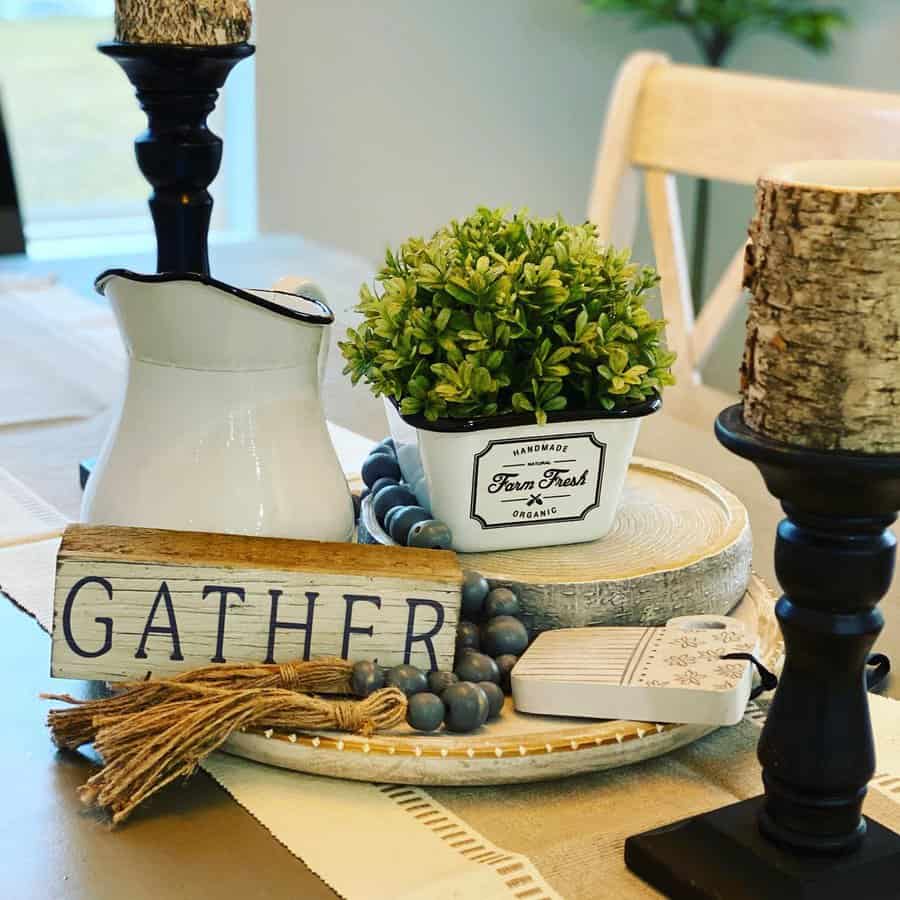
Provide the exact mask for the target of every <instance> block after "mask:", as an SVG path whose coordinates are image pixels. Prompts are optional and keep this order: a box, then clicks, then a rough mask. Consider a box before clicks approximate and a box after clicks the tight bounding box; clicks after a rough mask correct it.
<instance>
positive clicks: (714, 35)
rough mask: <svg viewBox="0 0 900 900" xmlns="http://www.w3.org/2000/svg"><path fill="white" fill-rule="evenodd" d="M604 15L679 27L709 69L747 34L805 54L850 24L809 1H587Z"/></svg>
mask: <svg viewBox="0 0 900 900" xmlns="http://www.w3.org/2000/svg"><path fill="white" fill-rule="evenodd" d="M586 2H587V4H588V5H589V6H591V7H593V8H594V9H597V10H601V11H603V12H633V13H637V15H638V24H639V25H641V26H643V27H646V28H653V27H657V26H660V25H680V26H682V27H684V28H686V29H687V30H688V32H689V33H690V35H691V37H692V38H693V39H694V41H695V42H696V43H697V45H698V46H699V47H700V50H701V52H702V53H703V55H704V58H705V60H706V62H707V63H708V64H709V65H720V64H721V62H722V59H723V58H724V56H725V55H726V54H727V53H728V51H729V50H730V49H731V48H732V46H733V45H734V43H735V41H736V40H737V38H738V37H739V36H740V35H742V34H744V33H746V32H748V31H776V32H779V33H780V34H783V35H785V37H788V38H790V39H791V40H794V41H797V42H798V43H799V44H801V45H803V46H804V47H808V48H809V49H810V50H816V51H825V50H829V49H831V44H832V32H833V31H834V30H835V29H836V28H840V27H843V26H845V25H847V24H848V23H849V16H848V15H847V13H846V11H845V10H844V9H842V8H840V7H838V6H822V5H821V4H816V3H810V2H808V0H586Z"/></svg>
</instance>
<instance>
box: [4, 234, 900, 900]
mask: <svg viewBox="0 0 900 900" xmlns="http://www.w3.org/2000/svg"><path fill="white" fill-rule="evenodd" d="M112 262H113V261H112V260H109V259H105V258H102V257H83V258H78V259H53V260H45V261H40V262H37V261H34V260H29V259H27V258H25V257H7V258H5V259H0V290H2V285H3V279H4V278H7V279H9V278H17V277H20V276H21V277H23V278H25V277H27V278H32V277H39V276H43V275H52V276H54V277H56V278H57V279H59V281H60V282H62V283H63V284H65V285H66V286H68V287H69V288H71V289H73V290H75V291H77V292H79V293H81V294H84V295H89V294H90V292H91V286H92V281H93V277H94V276H95V275H96V274H98V273H99V272H100V271H101V270H102V269H104V268H106V267H107V266H109V265H111V264H112ZM114 262H115V264H116V265H117V266H125V267H129V268H134V269H136V270H138V271H152V270H153V261H152V259H151V257H150V256H149V254H141V253H138V254H134V255H132V256H130V257H126V258H124V259H123V258H121V257H117V258H116V260H115V261H114ZM213 266H214V271H215V273H216V275H217V277H219V278H220V279H222V280H224V281H228V282H230V283H234V284H237V285H239V286H243V287H265V286H268V285H271V284H272V283H273V282H274V280H275V279H276V278H278V277H280V276H282V275H287V274H292V275H308V276H310V277H313V278H314V279H315V280H317V281H319V282H320V284H321V285H322V287H323V289H324V290H325V293H326V295H327V296H328V298H329V301H330V302H331V304H332V306H333V308H334V309H335V312H336V320H337V323H338V327H337V328H335V329H334V331H335V332H340V331H341V330H342V329H341V327H340V326H341V325H342V324H346V323H347V322H348V321H349V319H350V317H351V315H352V313H351V308H352V306H353V304H354V302H355V298H356V294H357V291H358V287H359V284H360V283H361V282H362V281H366V280H371V278H372V270H371V267H370V266H369V265H368V264H367V263H366V262H364V261H361V260H358V259H356V258H354V257H351V256H348V255H346V254H344V253H341V252H340V251H337V250H335V249H332V248H328V247H322V246H320V245H317V244H314V243H311V242H308V241H305V240H303V239H302V238H299V237H296V236H289V235H281V236H268V237H263V238H254V239H251V240H247V241H242V242H238V243H233V244H229V245H227V246H219V247H218V248H214V250H213ZM98 302H100V298H98ZM0 327H2V322H0ZM332 341H334V338H332ZM331 350H332V352H331V357H330V360H329V365H328V370H327V376H326V381H325V389H324V396H325V404H326V414H327V416H328V418H329V420H330V421H332V422H334V423H336V424H338V425H340V426H342V427H343V428H346V429H349V430H350V431H351V432H354V433H355V434H360V435H364V436H365V437H366V438H369V439H371V440H372V441H373V442H374V441H376V440H378V439H380V438H382V437H383V436H384V435H385V434H386V430H387V427H386V423H385V419H384V413H383V408H382V406H381V404H380V402H379V401H377V400H375V399H374V398H372V397H371V395H369V393H368V392H367V391H366V390H365V388H363V387H361V386H360V387H358V388H355V389H353V388H351V387H350V386H349V382H348V381H347V379H346V378H345V377H344V376H342V375H341V372H340V360H339V355H338V354H337V353H336V352H335V348H334V347H332V348H331ZM735 365H737V360H736V361H735ZM676 394H677V396H676ZM2 398H3V392H2V386H0V403H2ZM735 400H736V398H734V397H731V396H729V395H727V394H724V393H721V392H719V391H716V390H714V389H712V388H709V387H703V386H690V387H684V386H683V387H680V388H679V389H678V390H677V392H674V393H673V397H672V400H671V401H670V400H669V399H668V398H667V399H666V401H665V404H664V408H663V411H662V412H660V413H658V414H656V415H654V416H652V417H649V418H648V419H647V420H646V421H645V422H644V424H643V426H642V430H641V434H640V438H639V442H638V448H637V452H638V453H639V454H640V455H642V456H646V457H651V458H656V459H661V460H663V461H666V462H672V463H676V464H679V465H682V466H685V467H688V468H691V469H694V470H696V471H699V472H701V473H702V474H704V475H706V476H708V477H711V478H714V479H716V480H717V481H719V482H721V483H722V484H723V485H725V486H726V487H727V488H729V489H730V490H731V491H733V492H734V493H735V494H737V495H738V497H739V498H740V499H741V500H742V501H743V502H744V504H745V505H746V506H747V509H748V510H749V513H750V520H751V525H752V529H753V535H754V568H755V570H756V571H757V572H758V573H759V574H760V575H761V576H762V578H763V579H764V580H766V581H767V582H768V583H769V584H770V585H771V586H772V587H773V588H774V587H775V578H774V569H773V544H774V538H775V529H776V526H777V523H778V521H779V519H780V518H781V511H780V508H779V506H778V503H777V502H776V501H775V500H774V499H773V498H772V497H771V496H770V495H769V494H768V493H767V492H766V490H765V487H764V486H763V482H762V479H761V478H760V476H759V474H758V473H757V471H756V469H755V468H754V467H753V466H752V465H751V464H750V463H747V462H745V461H744V460H741V459H738V458H737V457H735V456H733V455H731V454H729V453H728V452H727V451H725V450H724V449H723V448H722V447H720V446H719V445H718V443H717V442H716V439H715V437H714V435H713V421H714V419H715V416H716V414H717V413H718V412H719V411H720V410H721V409H722V408H724V407H725V406H727V405H729V404H731V403H733V402H735ZM109 420H110V413H109V411H108V410H107V411H105V412H103V413H101V414H99V415H96V416H94V417H91V418H85V419H67V420H49V421H42V422H33V423H25V424H22V425H14V426H9V427H2V428H0V466H2V467H3V468H5V469H7V470H8V471H9V472H11V473H12V474H13V475H14V476H16V477H17V478H19V479H20V480H21V481H22V482H24V483H25V484H26V485H27V486H29V487H30V488H31V489H32V490H34V491H35V492H36V493H38V494H39V495H40V496H41V497H43V498H44V499H45V500H47V501H48V502H50V503H52V504H53V505H54V506H56V507H57V508H58V509H59V510H61V511H62V512H63V513H64V514H65V515H67V516H69V517H72V518H75V517H77V514H78V508H79V503H80V487H79V482H78V461H79V460H80V459H83V458H85V457H89V456H93V455H95V454H96V453H97V451H98V449H99V446H100V443H101V441H102V440H103V437H104V435H105V433H106V431H107V429H108V427H109ZM298 465H302V460H298ZM3 575H4V573H3V571H2V570H0V584H3V582H4V577H3ZM883 610H884V613H885V618H886V620H887V625H886V627H885V630H884V632H883V634H882V636H881V638H880V639H879V642H878V646H877V649H880V650H881V651H883V652H886V653H888V654H889V655H890V656H892V657H894V656H896V654H898V653H900V581H895V583H894V585H893V586H892V588H891V591H890V594H889V595H888V597H887V598H886V599H885V601H884V603H883ZM48 656H49V641H48V640H47V636H46V634H44V633H43V632H42V631H41V630H40V629H39V628H38V627H37V626H36V624H35V623H34V621H33V620H31V619H30V618H29V617H27V616H26V615H24V614H22V612H21V611H20V610H18V609H17V608H16V607H15V606H14V605H13V603H10V602H0V671H2V675H3V680H2V684H3V685H4V687H3V689H2V690H3V694H4V697H3V704H2V707H0V709H2V712H0V772H2V796H3V799H4V814H3V817H2V824H0V871H2V872H3V875H2V879H0V880H2V884H3V890H2V896H4V897H10V898H12V897H16V898H32V897H33V898H41V900H45V898H57V897H59V898H72V900H107V898H110V900H112V898H121V897H123V896H127V897H129V898H131V900H144V898H148V900H149V898H154V900H168V898H172V900H175V898H179V900H181V898H185V897H187V898H194V897H207V896H210V897H211V896H215V897H216V898H217V900H229V898H235V900H236V898H241V900H247V898H252V897H260V898H262V897H271V898H280V897H303V898H318V897H334V896H336V895H335V894H334V893H333V892H332V891H331V889H330V888H328V887H327V886H326V885H325V884H324V883H323V882H322V881H320V880H319V878H318V877H316V876H315V875H314V874H312V873H311V871H310V870H309V869H307V868H306V866H305V865H304V864H303V863H302V862H301V861H300V860H298V859H297V858H296V857H295V856H293V855H292V854H291V853H290V852H289V851H288V850H287V849H285V848H284V847H283V846H282V845H281V844H279V843H278V842H277V841H276V840H275V839H274V838H273V837H272V836H271V835H270V834H269V832H267V831H266V830H265V829H264V828H263V827H262V826H261V825H260V824H258V823H257V822H256V820H255V819H253V817H252V816H251V815H250V814H249V813H247V812H246V811H245V810H244V809H243V808H242V807H240V806H239V805H238V804H237V803H235V802H234V801H233V800H232V799H231V798H230V797H229V796H228V794H226V793H225V791H224V790H222V789H221V788H219V787H218V785H217V784H216V783H215V782H214V781H213V780H212V779H210V778H209V777H207V776H206V775H205V774H202V773H201V774H198V775H197V776H195V777H194V778H193V779H192V780H191V782H190V786H189V787H184V786H172V787H169V788H168V789H166V790H165V791H164V792H162V793H161V794H160V795H159V796H158V797H157V798H155V800H154V802H153V806H152V813H145V812H144V811H138V813H137V814H136V815H135V816H134V818H133V819H132V820H131V821H130V823H129V825H128V827H127V828H124V829H120V830H119V831H117V832H115V833H113V832H111V831H110V830H109V829H107V828H105V827H102V826H100V825H99V824H98V822H97V819H96V815H95V814H94V813H91V812H89V811H86V810H85V808H84V807H83V806H82V805H81V804H80V802H79V800H78V797H77V794H76V788H77V786H78V785H80V784H82V783H83V782H84V781H85V780H86V778H87V776H88V774H89V772H90V771H91V769H92V767H93V766H94V765H95V764H96V762H97V760H96V757H94V756H93V755H92V753H91V751H86V752H80V753H68V752H58V751H56V750H55V749H54V748H53V746H52V744H51V743H50V741H49V738H48V735H47V733H46V729H45V728H44V725H43V720H44V717H45V715H46V709H45V707H44V705H43V704H42V702H41V701H40V700H39V699H38V694H39V693H40V692H41V691H54V692H62V691H69V692H71V693H73V694H76V695H80V696H87V695H88V694H89V693H90V691H91V690H92V687H91V685H90V684H89V683H76V682H60V681H59V680H54V679H51V678H50V677H49V674H48ZM886 693H888V694H889V695H891V696H894V697H900V680H898V679H895V680H894V681H893V682H890V683H889V684H888V686H887V688H886ZM237 850H239V851H240V852H236V851H237Z"/></svg>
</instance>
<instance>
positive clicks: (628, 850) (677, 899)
mask: <svg viewBox="0 0 900 900" xmlns="http://www.w3.org/2000/svg"><path fill="white" fill-rule="evenodd" d="M764 804H765V798H764V797H755V798H754V799H752V800H745V801H743V803H735V804H733V805H732V806H725V807H723V808H722V809H717V810H714V811H713V812H711V813H706V814H705V815H702V816H694V817H693V818H690V819H684V820H683V821H681V822H676V823H675V824H674V825H667V826H666V827H664V828H658V829H656V830H654V831H648V832H646V833H645V834H641V835H637V836H636V837H631V838H628V840H627V841H626V842H625V862H626V864H627V865H628V868H629V869H631V870H632V871H633V872H635V873H636V874H637V875H640V877H641V878H643V879H644V881H646V882H648V883H649V884H652V885H653V887H655V888H656V889H657V890H658V891H661V892H662V893H663V894H665V895H666V896H667V897H671V898H672V900H847V898H853V897H859V898H865V900H896V897H897V892H898V887H897V878H898V872H900V837H898V836H897V835H896V834H894V832H893V831H889V830H888V829H887V828H884V827H882V826H881V825H879V824H878V823H877V822H874V821H872V820H871V819H869V820H868V829H867V834H866V839H865V841H863V842H862V844H861V846H860V848H859V849H858V850H857V851H856V852H855V853H845V854H841V855H839V856H829V857H822V856H821V855H819V854H809V855H803V854H798V853H793V852H790V851H786V850H782V849H781V848H780V847H778V846H777V845H776V844H774V843H773V842H772V841H770V840H768V839H767V838H766V837H765V836H764V835H763V834H762V833H761V832H760V829H759V824H758V818H759V815H760V814H761V813H762V811H763V806H764Z"/></svg>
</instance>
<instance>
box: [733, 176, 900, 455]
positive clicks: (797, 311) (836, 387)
mask: <svg viewBox="0 0 900 900" xmlns="http://www.w3.org/2000/svg"><path fill="white" fill-rule="evenodd" d="M744 286H745V287H746V288H748V289H749V291H750V295H751V296H750V309H749V317H748V320H747V343H746V347H745V351H744V361H743V365H742V368H741V393H742V395H743V400H744V420H745V422H746V423H747V425H748V426H749V427H750V428H752V429H753V430H754V431H756V432H758V433H760V434H763V435H766V436H767V437H770V438H773V439H775V440H778V441H783V442H785V443H788V444H793V445H796V446H802V447H809V448H814V449H819V450H849V451H860V452H864V453H897V452H900V163H893V162H830V161H820V162H810V163H801V164H797V165H790V166H784V167H781V168H780V169H778V170H776V171H773V172H772V173H770V174H768V175H766V176H764V177H762V178H761V179H760V180H759V182H758V184H757V193H756V213H755V215H754V218H753V220H752V222H751V225H750V244H749V245H748V247H747V257H746V267H745V275H744Z"/></svg>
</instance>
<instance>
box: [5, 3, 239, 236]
mask: <svg viewBox="0 0 900 900" xmlns="http://www.w3.org/2000/svg"><path fill="white" fill-rule="evenodd" d="M113 5H114V4H113V0H0V98H2V103H3V110H4V115H5V119H6V127H7V130H8V132H9V135H8V136H9V140H10V144H11V147H12V156H13V165H14V167H15V173H16V182H17V186H18V192H19V200H20V204H21V207H22V215H23V218H24V221H25V232H26V236H27V238H28V242H29V252H31V251H32V249H33V247H34V244H35V243H36V242H37V243H40V242H41V241H48V240H49V241H54V242H56V241H59V240H61V239H70V240H75V241H80V242H81V243H83V242H84V241H85V240H88V241H89V242H90V241H91V239H93V240H94V242H96V239H97V238H98V237H100V236H109V235H118V236H122V235H129V234H131V235H143V236H145V237H146V236H149V235H150V234H151V232H152V224H151V221H150V218H149V213H148V211H147V205H146V201H147V196H148V194H149V191H150V187H149V185H148V184H147V182H146V181H145V180H144V178H143V176H142V175H141V173H140V171H139V170H138V168H137V164H136V162H135V160H134V150H133V142H134V138H135V136H136V135H137V134H138V133H139V132H140V131H142V130H143V129H144V128H145V127H146V117H145V115H144V113H143V112H142V111H141V110H140V108H139V107H138V104H137V102H136V100H135V97H134V89H133V88H132V86H131V84H130V83H129V82H128V79H127V78H126V77H125V74H124V72H122V71H121V70H120V69H119V67H118V66H117V65H116V63H115V62H113V61H112V60H110V59H108V58H106V57H104V56H102V55H101V54H100V53H98V52H97V50H96V45H97V44H98V43H99V42H100V41H104V40H110V39H111V38H112V37H113ZM242 67H246V69H247V71H243V72H241V71H240V70H241V68H242ZM252 74H253V73H252V66H251V65H250V64H249V63H247V62H245V63H242V64H241V66H239V67H238V68H237V69H236V70H235V72H233V73H232V75H231V77H230V78H229V81H228V86H227V88H226V92H225V94H224V95H223V96H222V98H220V100H219V104H218V106H217V108H216V111H215V113H213V116H211V117H210V125H211V127H212V128H213V130H214V131H215V132H216V133H217V134H219V135H222V136H223V137H225V139H226V153H225V162H224V163H223V172H222V173H221V174H220V177H219V178H218V180H217V181H216V183H215V186H214V188H213V189H212V192H213V196H214V198H215V200H216V206H215V208H214V209H215V213H214V219H213V228H214V229H219V230H221V229H232V228H235V227H238V228H240V229H241V230H248V229H249V228H251V227H252V226H253V225H254V224H255V222H253V221H251V219H252V218H253V217H254V214H255V210H254V209H253V206H254V204H253V202H252V201H251V199H250V198H248V197H247V196H243V197H240V196H235V197H233V198H231V199H232V200H233V202H229V198H228V196H227V195H228V188H229V185H230V184H239V185H244V184H246V182H247V179H246V178H243V179H236V178H233V177H230V176H229V173H228V171H227V168H226V167H227V166H228V165H229V164H233V165H239V166H240V167H241V168H242V170H243V171H244V172H246V171H247V166H248V165H250V166H252V165H253V146H252V145H253V135H252V122H253V108H252V92H253V88H252ZM225 96H230V97H232V98H233V99H235V98H239V99H240V102H235V103H233V104H232V107H233V108H232V110H231V113H232V114H231V115H229V116H228V118H229V121H228V122H227V123H226V121H225V116H226V113H225V109H224V107H225V103H224V97H225ZM232 120H240V122H242V123H243V124H244V125H245V126H246V127H237V125H238V122H237V121H232ZM241 190H244V188H241Z"/></svg>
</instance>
